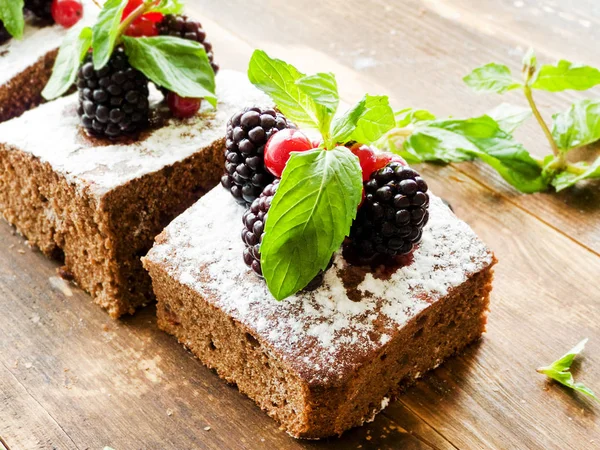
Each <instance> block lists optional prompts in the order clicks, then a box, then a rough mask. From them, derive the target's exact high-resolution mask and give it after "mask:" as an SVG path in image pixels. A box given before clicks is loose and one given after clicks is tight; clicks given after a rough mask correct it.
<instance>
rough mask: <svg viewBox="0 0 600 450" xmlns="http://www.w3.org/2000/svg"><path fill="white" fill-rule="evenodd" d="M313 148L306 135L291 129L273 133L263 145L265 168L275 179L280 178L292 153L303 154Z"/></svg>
mask: <svg viewBox="0 0 600 450" xmlns="http://www.w3.org/2000/svg"><path fill="white" fill-rule="evenodd" d="M313 148H314V146H313V144H312V142H311V141H310V139H309V138H307V137H306V135H305V134H304V133H303V132H302V131H299V130H295V129H293V128H285V129H283V130H281V131H278V132H277V133H275V134H274V135H273V136H271V138H270V139H269V140H268V141H267V145H265V166H267V169H269V172H271V173H272V174H273V175H275V176H276V177H278V178H279V177H281V174H282V173H283V169H284V168H285V165H286V164H287V162H288V160H289V159H290V153H292V152H305V151H307V150H312V149H313Z"/></svg>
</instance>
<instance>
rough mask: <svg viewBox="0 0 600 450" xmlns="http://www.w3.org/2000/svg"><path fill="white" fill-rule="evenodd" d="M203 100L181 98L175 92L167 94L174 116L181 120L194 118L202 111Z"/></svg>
mask: <svg viewBox="0 0 600 450" xmlns="http://www.w3.org/2000/svg"><path fill="white" fill-rule="evenodd" d="M201 102H202V99H201V98H185V97H180V96H179V95H177V94H176V93H175V92H169V93H168V94H167V104H168V105H169V109H170V110H171V112H172V113H173V115H174V116H175V117H177V118H179V119H187V118H188V117H192V116H194V115H195V114H196V113H197V112H198V110H200V103H201Z"/></svg>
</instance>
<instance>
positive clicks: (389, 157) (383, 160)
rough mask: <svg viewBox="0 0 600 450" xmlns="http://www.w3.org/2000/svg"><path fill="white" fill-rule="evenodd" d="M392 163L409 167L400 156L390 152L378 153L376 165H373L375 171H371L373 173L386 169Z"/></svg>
mask: <svg viewBox="0 0 600 450" xmlns="http://www.w3.org/2000/svg"><path fill="white" fill-rule="evenodd" d="M392 161H395V162H399V163H400V164H402V165H403V166H406V165H408V164H406V161H404V158H402V157H401V156H399V155H394V154H393V153H389V152H381V153H376V154H375V164H374V165H373V170H372V171H371V173H373V172H375V171H376V170H379V169H382V168H384V167H385V166H386V165H387V164H388V163H391V162H392ZM371 173H370V174H369V176H371Z"/></svg>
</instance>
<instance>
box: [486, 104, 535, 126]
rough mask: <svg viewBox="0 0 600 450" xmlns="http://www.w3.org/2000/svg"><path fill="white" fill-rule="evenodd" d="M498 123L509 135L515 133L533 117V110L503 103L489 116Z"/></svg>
mask: <svg viewBox="0 0 600 450" xmlns="http://www.w3.org/2000/svg"><path fill="white" fill-rule="evenodd" d="M487 115H488V116H490V117H491V118H492V119H494V120H495V121H496V122H498V125H500V128H501V129H502V130H504V131H505V132H507V133H513V132H514V131H515V130H516V129H517V128H519V127H520V126H521V125H522V124H523V123H524V122H525V121H526V120H527V119H529V118H530V117H531V115H532V113H531V109H529V108H525V107H523V106H516V105H511V104H509V103H502V104H500V105H498V106H497V107H496V108H494V109H493V110H491V111H490V112H489V113H488V114H487Z"/></svg>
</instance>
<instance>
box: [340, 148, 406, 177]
mask: <svg viewBox="0 0 600 450" xmlns="http://www.w3.org/2000/svg"><path fill="white" fill-rule="evenodd" d="M350 151H351V152H352V153H354V154H355V155H356V156H358V159H359V160H360V167H361V169H362V172H363V181H367V180H368V179H369V178H370V177H371V174H372V173H373V172H375V171H376V170H379V169H381V168H383V167H384V166H385V165H386V164H388V163H390V162H392V161H396V162H399V163H400V164H402V165H404V166H405V165H406V162H405V161H404V159H402V158H401V157H400V156H398V155H394V154H393V153H387V152H376V151H375V150H373V149H372V148H371V147H369V146H368V145H363V144H358V143H357V144H354V145H352V147H350Z"/></svg>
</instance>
